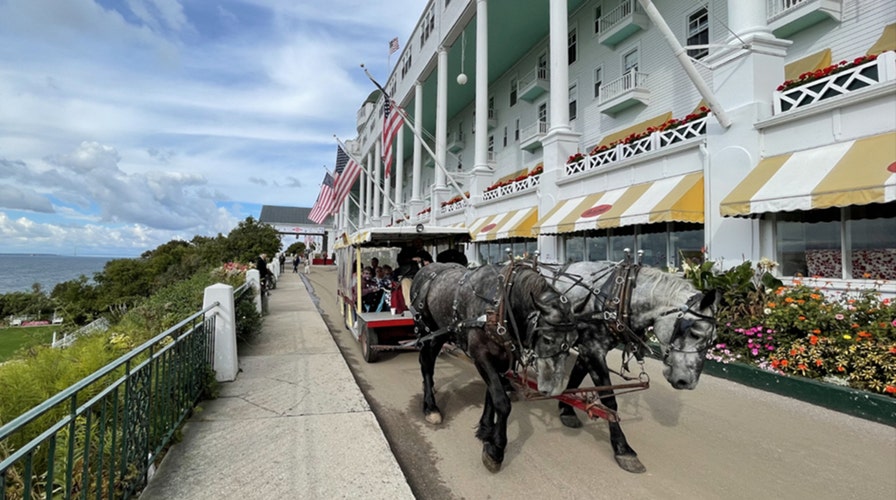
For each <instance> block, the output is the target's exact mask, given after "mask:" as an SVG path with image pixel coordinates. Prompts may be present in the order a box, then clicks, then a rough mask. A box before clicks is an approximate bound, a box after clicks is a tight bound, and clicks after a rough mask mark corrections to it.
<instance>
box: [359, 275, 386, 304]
mask: <svg viewBox="0 0 896 500" xmlns="http://www.w3.org/2000/svg"><path fill="white" fill-rule="evenodd" d="M373 273H374V272H373V269H371V268H370V267H369V266H368V267H365V268H364V270H363V271H361V305H362V306H363V307H364V312H380V311H382V308H383V290H382V289H381V288H380V287H379V285H377V282H376V278H375V277H374V274H373Z"/></svg>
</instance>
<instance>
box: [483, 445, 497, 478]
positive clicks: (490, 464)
mask: <svg viewBox="0 0 896 500" xmlns="http://www.w3.org/2000/svg"><path fill="white" fill-rule="evenodd" d="M482 465H484V466H485V468H486V469H488V471H489V472H491V473H495V472H500V471H501V462H498V461H497V460H495V459H494V458H492V457H491V456H490V455H489V454H488V453H487V452H486V451H485V450H482Z"/></svg>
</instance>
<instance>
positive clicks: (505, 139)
mask: <svg viewBox="0 0 896 500" xmlns="http://www.w3.org/2000/svg"><path fill="white" fill-rule="evenodd" d="M504 147H505V148H506V147H507V125H504Z"/></svg>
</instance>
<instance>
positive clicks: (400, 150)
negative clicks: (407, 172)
mask: <svg viewBox="0 0 896 500" xmlns="http://www.w3.org/2000/svg"><path fill="white" fill-rule="evenodd" d="M404 127H405V126H404V125H402V126H401V130H399V131H398V137H396V138H395V172H393V174H392V177H393V178H394V179H395V196H394V197H393V198H392V199H394V200H395V203H394V205H393V206H394V207H395V212H397V213H396V214H395V217H397V218H402V219H403V218H404V215H405V213H406V211H405V203H404Z"/></svg>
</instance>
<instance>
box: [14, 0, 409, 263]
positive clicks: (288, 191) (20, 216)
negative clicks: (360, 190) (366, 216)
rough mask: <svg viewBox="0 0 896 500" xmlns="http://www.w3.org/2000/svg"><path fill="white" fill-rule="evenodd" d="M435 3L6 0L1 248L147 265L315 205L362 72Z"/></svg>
mask: <svg viewBox="0 0 896 500" xmlns="http://www.w3.org/2000/svg"><path fill="white" fill-rule="evenodd" d="M424 4H425V2H422V1H419V0H381V1H377V2H370V1H366V0H357V1H349V0H328V1H313V0H0V253H18V252H25V253H58V254H62V255H71V254H73V253H74V252H75V251H77V253H78V254H79V255H110V256H136V255H139V254H140V253H142V252H144V251H146V250H150V249H153V248H155V247H157V246H158V245H160V244H162V243H164V242H167V241H170V240H171V239H174V238H181V239H186V240H189V239H191V238H192V237H193V236H194V235H197V234H198V235H204V236H214V235H216V234H218V233H223V234H226V233H227V232H229V231H230V230H231V229H232V228H233V227H234V226H235V225H236V224H237V223H238V222H239V221H241V220H243V219H245V218H246V217H247V216H249V215H252V216H254V217H256V218H257V217H258V215H259V214H260V212H261V205H287V206H306V207H310V206H311V205H312V204H313V203H314V200H315V199H316V197H317V193H318V191H319V183H320V181H321V179H322V178H323V176H324V172H325V170H324V166H326V167H327V168H330V169H332V167H333V162H334V160H335V144H336V143H335V141H334V139H333V135H334V134H335V135H337V136H339V137H340V138H341V139H343V140H345V139H350V138H352V137H354V136H355V135H356V132H355V116H356V112H357V110H358V107H359V106H360V104H361V103H362V102H363V100H364V99H365V98H366V97H367V95H368V94H369V93H370V92H371V90H373V89H374V87H373V86H372V84H371V83H370V81H369V80H368V79H367V78H366V76H365V75H364V73H363V71H362V70H361V68H360V64H361V63H364V64H365V65H366V66H367V67H368V68H370V70H371V72H372V73H373V74H374V75H375V76H377V77H378V79H380V80H381V81H383V80H385V79H386V76H387V75H388V72H389V63H390V60H389V54H388V42H389V40H391V39H392V38H394V37H396V36H397V37H398V38H399V40H400V41H401V45H402V46H403V45H404V43H405V41H406V40H407V38H408V36H409V35H410V32H411V30H412V29H413V27H414V25H415V23H416V22H417V20H418V17H419V15H420V13H421V12H422V9H423V6H424ZM397 55H398V54H394V55H393V56H392V60H391V63H392V64H394V63H395V59H396V58H397Z"/></svg>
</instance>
